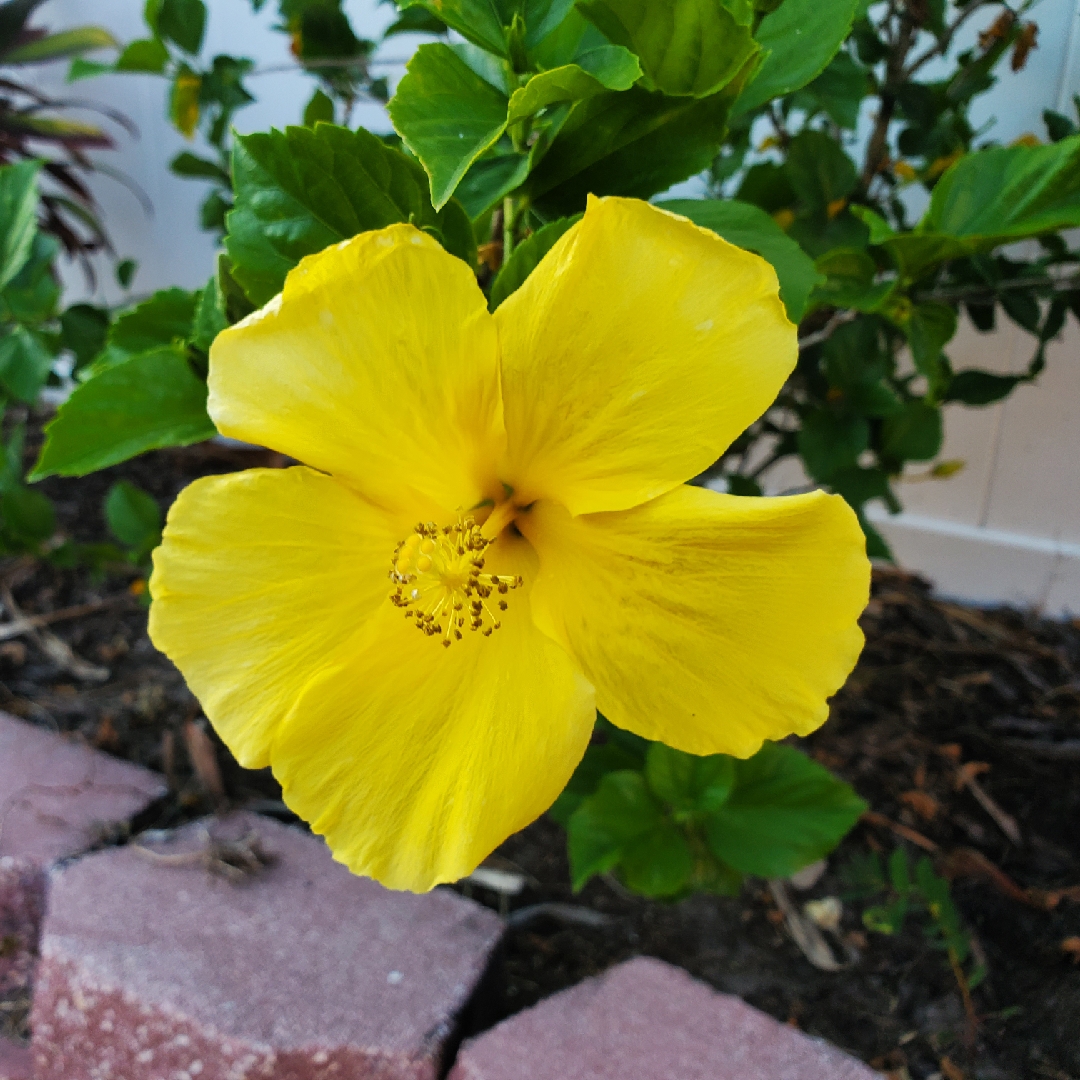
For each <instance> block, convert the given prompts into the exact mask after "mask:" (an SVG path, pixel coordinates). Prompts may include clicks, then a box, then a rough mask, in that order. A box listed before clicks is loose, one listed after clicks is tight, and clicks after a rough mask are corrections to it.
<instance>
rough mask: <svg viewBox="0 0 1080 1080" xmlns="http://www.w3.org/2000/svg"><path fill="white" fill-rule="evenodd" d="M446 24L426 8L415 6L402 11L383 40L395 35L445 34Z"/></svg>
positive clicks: (384, 32)
mask: <svg viewBox="0 0 1080 1080" xmlns="http://www.w3.org/2000/svg"><path fill="white" fill-rule="evenodd" d="M445 33H446V23H444V22H443V21H442V19H440V18H439V17H438V16H437V15H434V14H432V12H431V11H428V10H427V9H426V8H422V7H420V5H419V4H414V5H413V6H412V7H407V8H403V9H401V11H400V13H399V15H398V18H397V19H395V20H394V22H392V23H391V24H390V25H389V26H388V27H387V28H386V29H385V30H384V31H383V40H384V41H385V40H386V38H389V37H393V36H394V35H395V34H445Z"/></svg>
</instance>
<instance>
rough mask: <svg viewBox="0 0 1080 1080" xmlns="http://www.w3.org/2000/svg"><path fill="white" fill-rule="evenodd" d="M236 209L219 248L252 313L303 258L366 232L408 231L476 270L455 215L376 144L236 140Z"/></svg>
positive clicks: (365, 138) (318, 132)
mask: <svg viewBox="0 0 1080 1080" xmlns="http://www.w3.org/2000/svg"><path fill="white" fill-rule="evenodd" d="M233 182H234V184H235V190H236V207H235V209H234V210H232V211H231V212H230V213H229V215H228V218H227V223H228V230H229V231H228V235H227V236H226V238H225V248H226V250H227V251H228V254H229V258H230V260H231V264H232V270H231V272H232V276H233V277H234V278H235V279H236V281H237V282H238V283H239V284H240V285H241V286H242V287H243V289H244V291H245V293H246V294H247V296H248V298H249V300H250V301H251V302H252V303H253V304H255V305H261V304H265V303H266V302H267V301H268V300H269V299H270V298H271V297H272V296H274V295H275V294H276V293H278V292H280V291H281V287H282V285H283V284H284V282H285V275H286V274H287V273H288V272H289V270H291V269H292V268H293V267H294V266H295V265H296V264H297V263H298V262H299V261H300V259H301V258H303V257H304V256H305V255H312V254H314V253H315V252H317V251H322V250H323V248H325V247H328V246H329V245H330V244H335V243H337V242H338V241H340V240H344V239H347V238H348V237H351V236H355V235H356V234H357V233H361V232H366V231H368V230H369V229H381V228H383V227H385V226H386V225H392V224H394V223H396V222H399V221H411V222H412V223H413V224H415V225H416V226H417V227H418V228H421V229H424V230H425V231H428V232H431V233H433V234H434V235H435V236H436V237H437V238H438V239H440V240H441V241H442V243H443V246H444V247H445V248H446V249H447V250H448V251H449V252H451V254H454V255H457V256H459V257H460V258H462V259H464V260H465V261H466V262H467V263H468V264H469V265H470V266H474V265H475V263H476V241H475V238H474V237H473V232H472V225H471V224H470V222H469V219H468V218H467V217H466V215H465V212H464V211H463V210H462V208H461V206H460V205H459V204H458V203H457V202H454V201H451V202H449V203H448V204H447V205H446V206H445V207H444V208H443V209H442V211H441V212H438V213H436V211H435V210H434V209H433V208H432V206H431V201H430V199H429V198H428V180H427V177H426V176H425V174H424V171H423V169H422V168H421V167H420V166H419V165H418V164H417V163H416V162H415V161H412V160H411V159H410V158H408V157H406V156H405V155H404V154H403V153H401V152H400V151H398V150H394V149H393V148H391V147H389V146H387V145H386V144H385V143H383V142H382V141H381V140H379V139H377V138H376V137H375V136H374V135H371V134H370V133H368V132H366V131H363V130H362V129H361V130H358V131H355V132H353V131H349V130H348V129H347V128H342V127H336V126H334V125H332V124H318V125H317V126H316V127H315V129H314V131H312V130H311V129H309V128H303V127H295V128H288V129H286V131H285V132H280V131H270V132H268V133H265V134H256V135H244V136H239V137H238V138H237V140H236V147H235V149H234V150H233Z"/></svg>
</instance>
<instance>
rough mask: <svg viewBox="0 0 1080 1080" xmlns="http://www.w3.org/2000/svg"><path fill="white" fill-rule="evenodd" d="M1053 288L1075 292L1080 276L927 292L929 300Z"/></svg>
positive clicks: (1017, 280)
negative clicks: (1015, 290)
mask: <svg viewBox="0 0 1080 1080" xmlns="http://www.w3.org/2000/svg"><path fill="white" fill-rule="evenodd" d="M1029 288H1036V289H1046V288H1049V289H1052V290H1053V291H1054V292H1073V291H1075V290H1076V289H1080V276H1075V277H1053V276H1051V275H1049V274H1047V275H1045V276H1043V277H1038V278H1037V277H1027V278H1010V279H1009V280H1008V281H999V282H997V283H996V284H990V283H989V282H988V283H987V284H986V285H965V286H963V287H957V288H955V289H934V290H933V291H931V292H928V293H926V294H925V296H924V299H927V300H968V299H971V298H975V297H980V296H986V297H988V298H992V297H994V296H996V295H997V294H998V293H1000V292H1012V291H1013V290H1014V289H1029Z"/></svg>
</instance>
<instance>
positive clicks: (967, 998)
mask: <svg viewBox="0 0 1080 1080" xmlns="http://www.w3.org/2000/svg"><path fill="white" fill-rule="evenodd" d="M949 966H950V967H951V968H952V971H953V976H954V978H955V979H956V985H957V986H959V987H960V996H961V997H962V998H963V999H964V1016H965V1017H967V1023H966V1024H965V1025H964V1045H965V1046H966V1047H967V1048H968V1049H969V1050H970V1049H971V1048H972V1047H973V1046H974V1045H975V1037H976V1035H977V1034H978V1031H979V1016H978V1014H977V1013H976V1012H975V1002H974V1001H972V1000H971V987H970V986H968V980H967V976H966V975H965V974H964V968H963V966H962V965H961V963H960V958H959V957H958V956H957V955H956V950H955V949H949Z"/></svg>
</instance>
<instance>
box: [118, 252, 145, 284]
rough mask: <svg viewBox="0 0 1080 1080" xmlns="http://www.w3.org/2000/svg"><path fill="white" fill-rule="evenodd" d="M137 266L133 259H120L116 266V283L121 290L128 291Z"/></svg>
mask: <svg viewBox="0 0 1080 1080" xmlns="http://www.w3.org/2000/svg"><path fill="white" fill-rule="evenodd" d="M138 269H139V264H138V263H137V262H136V261H135V260H134V259H121V260H120V261H119V262H118V263H117V264H116V283H117V285H119V286H120V288H121V289H130V288H131V282H132V281H133V280H134V278H135V271H136V270H138Z"/></svg>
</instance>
